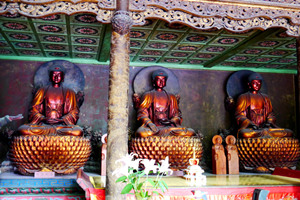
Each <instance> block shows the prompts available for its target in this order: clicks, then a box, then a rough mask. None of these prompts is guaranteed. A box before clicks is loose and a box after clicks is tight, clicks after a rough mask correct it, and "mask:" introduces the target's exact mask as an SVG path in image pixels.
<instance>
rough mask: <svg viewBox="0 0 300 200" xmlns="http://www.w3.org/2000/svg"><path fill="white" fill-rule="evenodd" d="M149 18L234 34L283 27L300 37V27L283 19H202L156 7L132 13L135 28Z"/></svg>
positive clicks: (289, 33)
mask: <svg viewBox="0 0 300 200" xmlns="http://www.w3.org/2000/svg"><path fill="white" fill-rule="evenodd" d="M147 18H148V19H150V18H159V19H162V20H165V21H167V22H169V23H182V24H185V25H187V26H190V27H193V28H195V29H199V30H207V29H211V28H218V29H220V28H225V29H227V30H230V31H234V32H243V31H246V30H249V29H254V28H260V29H264V30H265V29H268V28H272V27H282V28H285V29H287V34H288V35H290V36H299V35H300V26H299V25H294V24H291V23H290V22H289V20H288V19H286V18H283V17H278V18H274V19H268V18H266V17H253V18H249V19H234V18H230V17H227V16H223V17H222V16H211V17H200V16H195V15H192V14H190V13H186V12H184V11H181V10H165V9H163V8H159V7H154V6H148V8H147V10H146V11H144V12H133V13H132V19H133V25H134V26H141V25H143V24H145V23H146V21H145V20H146V19H147ZM298 20H300V19H298Z"/></svg>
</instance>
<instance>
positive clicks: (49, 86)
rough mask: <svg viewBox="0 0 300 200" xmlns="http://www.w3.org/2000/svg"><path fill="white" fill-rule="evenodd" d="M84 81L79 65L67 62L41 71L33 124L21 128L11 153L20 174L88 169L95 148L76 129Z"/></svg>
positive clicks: (46, 65) (32, 110)
mask: <svg viewBox="0 0 300 200" xmlns="http://www.w3.org/2000/svg"><path fill="white" fill-rule="evenodd" d="M66 72H68V73H66ZM83 77H84V76H83V73H82V71H81V70H80V69H79V68H78V67H77V66H76V65H74V64H73V63H70V62H68V61H64V60H54V61H50V62H47V63H44V64H43V65H41V66H40V67H39V68H38V70H37V71H36V73H35V76H34V80H35V83H34V85H35V86H36V87H37V88H39V89H38V90H37V92H36V93H35V95H34V98H33V101H32V105H31V106H30V111H29V123H28V124H24V125H22V126H20V127H19V128H18V130H17V133H18V134H16V136H14V137H13V138H12V142H11V147H10V152H9V159H10V160H11V161H12V163H13V165H14V166H15V167H16V170H17V171H18V172H19V173H21V174H24V175H32V174H35V173H38V172H55V173H57V174H72V173H76V171H77V170H78V169H79V168H81V167H83V166H84V165H85V163H86V162H87V160H88V158H89V156H90V153H91V144H90V139H89V138H87V137H84V136H83V130H82V128H81V127H80V126H78V125H76V123H77V120H78V118H79V106H80V103H82V102H83V91H82V90H81V91H82V92H80V91H79V92H77V93H75V91H76V90H78V89H82V88H84V84H83V83H84V81H82V80H83V79H82V78H83ZM79 86H80V87H79ZM69 88H73V89H74V90H73V89H69Z"/></svg>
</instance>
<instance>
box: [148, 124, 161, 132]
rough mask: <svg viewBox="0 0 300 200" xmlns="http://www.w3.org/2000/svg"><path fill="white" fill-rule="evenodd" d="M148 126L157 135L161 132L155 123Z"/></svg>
mask: <svg viewBox="0 0 300 200" xmlns="http://www.w3.org/2000/svg"><path fill="white" fill-rule="evenodd" d="M148 126H149V128H150V129H151V130H152V131H153V132H154V133H157V132H158V131H159V130H158V128H157V126H156V125H155V124H153V123H149V124H148Z"/></svg>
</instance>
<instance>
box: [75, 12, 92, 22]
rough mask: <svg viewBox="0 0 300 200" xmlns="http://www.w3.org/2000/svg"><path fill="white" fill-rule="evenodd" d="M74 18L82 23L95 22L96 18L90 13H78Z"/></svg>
mask: <svg viewBox="0 0 300 200" xmlns="http://www.w3.org/2000/svg"><path fill="white" fill-rule="evenodd" d="M75 19H76V20H77V21H79V22H82V23H95V22H97V19H96V17H95V16H94V15H91V14H79V15H76V16H75Z"/></svg>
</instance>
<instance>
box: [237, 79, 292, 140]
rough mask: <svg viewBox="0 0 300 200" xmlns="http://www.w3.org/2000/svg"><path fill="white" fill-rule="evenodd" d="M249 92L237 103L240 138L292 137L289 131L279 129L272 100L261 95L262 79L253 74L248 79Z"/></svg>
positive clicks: (240, 97)
mask: <svg viewBox="0 0 300 200" xmlns="http://www.w3.org/2000/svg"><path fill="white" fill-rule="evenodd" d="M248 86H249V92H247V93H244V94H242V95H240V96H239V98H238V100H237V103H236V110H235V118H236V121H237V125H238V127H239V129H238V137H239V138H257V137H292V136H293V132H292V131H291V130H289V129H284V128H279V127H278V126H277V125H276V124H275V121H276V118H275V115H274V113H273V108H272V104H271V100H270V99H269V97H268V96H267V95H266V94H263V93H260V92H259V90H260V88H261V86H262V77H261V75H260V74H258V73H252V74H251V75H250V76H249V77H248Z"/></svg>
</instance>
